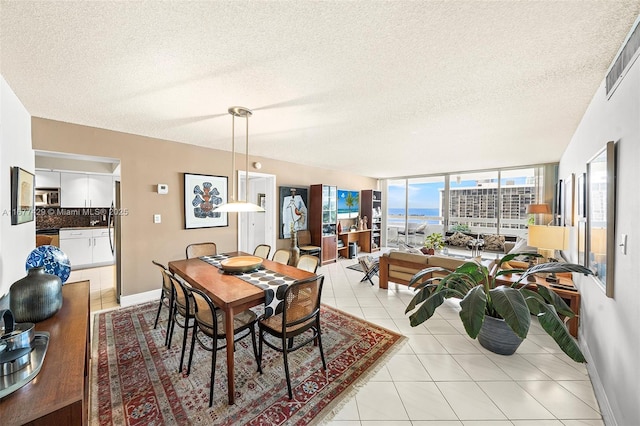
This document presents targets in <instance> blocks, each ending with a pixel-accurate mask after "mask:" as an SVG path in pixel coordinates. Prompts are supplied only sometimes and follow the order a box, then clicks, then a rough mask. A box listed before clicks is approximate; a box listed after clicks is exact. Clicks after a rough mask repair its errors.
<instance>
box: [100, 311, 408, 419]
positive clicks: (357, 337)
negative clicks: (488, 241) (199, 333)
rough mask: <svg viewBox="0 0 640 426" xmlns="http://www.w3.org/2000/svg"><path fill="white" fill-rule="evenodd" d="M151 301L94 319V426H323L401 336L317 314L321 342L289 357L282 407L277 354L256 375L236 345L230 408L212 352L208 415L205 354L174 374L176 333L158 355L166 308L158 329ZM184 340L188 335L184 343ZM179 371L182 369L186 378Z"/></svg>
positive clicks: (248, 354) (221, 363)
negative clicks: (211, 395)
mask: <svg viewBox="0 0 640 426" xmlns="http://www.w3.org/2000/svg"><path fill="white" fill-rule="evenodd" d="M157 308H158V304H157V303H146V304H142V305H137V306H132V307H128V308H123V309H119V310H115V311H109V312H104V313H101V314H98V315H96V317H95V320H94V334H93V358H92V368H91V370H92V371H91V424H92V425H125V424H127V425H211V424H215V425H283V424H287V425H309V424H320V423H323V422H325V421H328V420H329V419H331V417H333V415H334V414H336V413H337V412H338V411H339V410H340V408H341V405H343V404H344V403H345V402H346V401H347V400H348V398H347V397H349V396H351V395H353V394H354V393H355V392H357V390H358V388H359V387H361V386H362V385H363V384H364V383H366V381H367V380H368V379H370V378H371V377H372V376H373V374H374V373H375V372H376V371H377V370H378V369H379V368H380V367H381V366H382V365H384V363H385V361H386V360H388V358H389V357H390V356H391V355H392V354H393V353H395V352H396V351H397V350H398V349H399V348H400V347H401V346H402V344H404V342H405V340H406V338H405V337H404V336H402V335H400V334H397V333H394V332H392V331H389V330H387V329H385V328H382V327H380V326H377V325H375V324H372V323H369V322H366V321H363V320H361V319H358V318H356V317H353V316H351V315H349V314H347V313H344V312H342V311H339V310H337V309H334V308H331V307H329V306H325V305H323V306H322V312H321V324H322V333H323V334H322V336H323V337H322V342H323V346H324V353H325V357H326V361H327V370H326V371H323V370H322V362H321V360H320V355H319V351H318V348H317V347H314V346H313V345H312V344H309V345H307V346H305V347H303V348H301V349H299V350H297V351H295V352H293V353H292V354H290V355H289V369H290V372H291V383H292V387H293V393H294V398H293V399H292V400H289V398H288V395H287V385H286V381H285V375H284V366H283V361H282V354H281V353H278V352H276V351H274V350H272V349H270V348H268V347H266V346H265V348H264V354H263V366H262V369H263V374H262V375H261V374H259V373H258V372H257V371H256V370H257V368H256V362H255V358H254V356H253V351H252V348H251V340H250V339H243V340H242V341H240V342H238V343H237V344H236V353H235V384H236V403H235V404H234V405H231V406H230V405H228V403H227V377H226V358H225V352H224V350H222V351H219V352H218V360H217V369H216V378H215V385H214V401H213V407H211V408H209V383H210V373H211V370H210V365H211V352H207V351H205V350H203V349H202V348H199V347H198V346H197V345H196V348H197V349H196V351H195V353H194V359H193V366H192V369H191V374H190V375H189V376H186V375H185V374H183V373H179V372H178V365H179V363H180V353H181V345H182V332H183V330H182V329H180V328H178V327H176V331H175V332H174V336H173V343H172V347H171V349H167V348H166V347H164V340H165V335H166V326H165V325H166V322H167V309H166V308H163V309H162V315H161V316H160V321H159V322H158V328H157V329H155V330H154V328H153V324H154V321H155V315H156V312H157ZM189 336H190V335H189ZM184 371H186V365H185V370H184Z"/></svg>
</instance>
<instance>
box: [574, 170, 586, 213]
mask: <svg viewBox="0 0 640 426" xmlns="http://www.w3.org/2000/svg"><path fill="white" fill-rule="evenodd" d="M586 181H587V174H586V173H581V174H579V175H578V178H577V179H576V204H577V216H578V220H580V219H586V217H587V193H586V185H585V183H586Z"/></svg>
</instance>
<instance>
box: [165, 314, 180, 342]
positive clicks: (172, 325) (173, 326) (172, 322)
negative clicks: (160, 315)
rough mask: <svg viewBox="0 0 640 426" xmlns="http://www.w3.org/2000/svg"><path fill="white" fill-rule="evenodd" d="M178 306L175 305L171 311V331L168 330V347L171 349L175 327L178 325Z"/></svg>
mask: <svg viewBox="0 0 640 426" xmlns="http://www.w3.org/2000/svg"><path fill="white" fill-rule="evenodd" d="M177 310H178V308H176V307H175V306H174V307H172V308H171V312H170V313H169V318H170V323H169V331H168V332H167V339H166V346H167V349H171V340H172V338H173V329H174V328H175V326H176V312H177Z"/></svg>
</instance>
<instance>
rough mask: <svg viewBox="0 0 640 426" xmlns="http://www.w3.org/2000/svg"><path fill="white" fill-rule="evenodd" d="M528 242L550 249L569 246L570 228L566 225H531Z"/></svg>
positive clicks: (533, 245)
mask: <svg viewBox="0 0 640 426" xmlns="http://www.w3.org/2000/svg"><path fill="white" fill-rule="evenodd" d="M527 244H528V245H530V246H532V247H538V248H541V249H548V250H566V249H567V248H569V229H568V228H566V227H564V226H541V225H530V226H529V237H528V238H527Z"/></svg>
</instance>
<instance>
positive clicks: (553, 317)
mask: <svg viewBox="0 0 640 426" xmlns="http://www.w3.org/2000/svg"><path fill="white" fill-rule="evenodd" d="M540 308H541V313H540V314H538V321H539V322H540V325H541V326H542V328H544V330H545V331H546V332H547V333H548V334H549V335H550V336H551V337H552V338H553V340H555V341H556V343H557V344H558V346H559V347H560V349H562V351H563V352H564V353H565V354H567V355H568V356H569V357H570V358H571V359H572V360H574V361H576V362H586V360H585V358H584V355H583V354H582V351H581V350H580V347H579V346H578V343H577V342H576V340H575V339H574V338H573V337H571V335H570V334H569V330H567V327H566V326H565V325H564V322H562V320H561V319H560V317H558V313H557V312H556V310H555V308H554V307H553V306H552V305H542V306H541V307H540Z"/></svg>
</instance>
